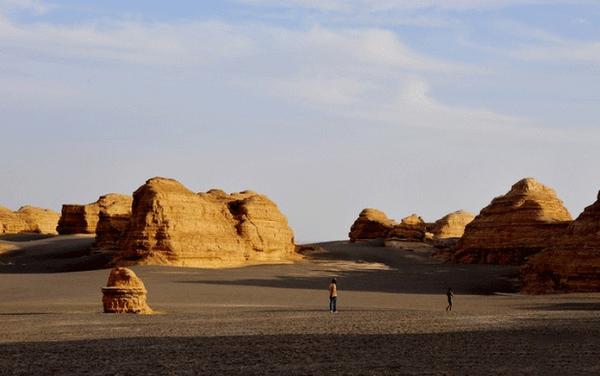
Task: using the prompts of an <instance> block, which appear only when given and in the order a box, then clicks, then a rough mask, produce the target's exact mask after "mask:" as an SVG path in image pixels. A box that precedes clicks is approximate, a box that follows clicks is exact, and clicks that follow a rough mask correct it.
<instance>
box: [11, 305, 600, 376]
mask: <svg viewBox="0 0 600 376" xmlns="http://www.w3.org/2000/svg"><path fill="white" fill-rule="evenodd" d="M341 317H342V316H336V317H335V319H336V320H337V319H339V318H341ZM332 319H333V317H332ZM331 325H335V324H334V323H332V324H331ZM597 338H598V330H597V329H596V330H583V329H582V330H573V329H560V328H559V329H556V330H551V331H549V330H543V329H534V328H524V329H520V330H506V331H469V332H451V333H438V334H398V335H392V334H370V335H369V334H347V335H338V334H279V335H247V336H217V337H160V338H153V337H133V338H124V337H121V338H109V339H94V340H79V341H52V342H20V343H2V344H0V365H1V366H2V372H3V373H7V374H13V375H15V374H19V375H20V374H23V375H25V374H27V375H55V374H61V375H115V374H121V375H128V374H130V375H139V374H144V375H146V374H147V375H165V374H168V375H198V374H202V375H417V374H419V375H421V374H428V375H432V374H435V375H438V374H439V375H442V374H444V375H573V374H589V375H593V374H598V373H599V372H600V364H599V363H598V356H599V355H600V341H598V340H597Z"/></svg>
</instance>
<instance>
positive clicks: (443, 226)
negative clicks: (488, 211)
mask: <svg viewBox="0 0 600 376" xmlns="http://www.w3.org/2000/svg"><path fill="white" fill-rule="evenodd" d="M473 219H475V214H472V213H469V212H468V211H464V210H459V211H455V212H453V213H450V214H447V215H445V216H443V217H442V218H440V219H438V220H437V221H435V223H434V224H433V226H432V229H431V232H432V234H433V240H440V239H452V238H460V237H462V236H463V234H464V233H465V227H466V226H467V225H468V224H469V223H471V222H472V221H473Z"/></svg>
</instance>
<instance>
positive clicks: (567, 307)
mask: <svg viewBox="0 0 600 376" xmlns="http://www.w3.org/2000/svg"><path fill="white" fill-rule="evenodd" d="M524 309H532V310H536V311H600V303H556V304H548V305H536V306H530V307H524Z"/></svg>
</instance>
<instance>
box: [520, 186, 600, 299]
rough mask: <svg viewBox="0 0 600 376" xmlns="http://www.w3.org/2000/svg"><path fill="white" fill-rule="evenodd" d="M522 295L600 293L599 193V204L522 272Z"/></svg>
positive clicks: (591, 208)
mask: <svg viewBox="0 0 600 376" xmlns="http://www.w3.org/2000/svg"><path fill="white" fill-rule="evenodd" d="M521 277H522V282H523V287H522V291H523V292H525V293H530V294H542V293H551V292H571V291H579V292H600V193H598V200H597V201H596V202H595V203H594V204H592V205H590V206H588V207H587V208H585V210H584V211H583V213H581V214H580V215H579V217H577V219H575V220H574V221H573V222H572V223H571V224H570V225H569V227H567V229H566V231H565V232H564V234H563V235H561V236H560V237H558V238H556V239H555V240H554V241H553V244H552V245H551V246H550V247H549V248H548V249H546V250H544V251H543V252H540V253H538V254H536V255H534V256H531V257H530V258H529V259H528V261H527V263H526V264H525V265H524V266H523V268H522V270H521Z"/></svg>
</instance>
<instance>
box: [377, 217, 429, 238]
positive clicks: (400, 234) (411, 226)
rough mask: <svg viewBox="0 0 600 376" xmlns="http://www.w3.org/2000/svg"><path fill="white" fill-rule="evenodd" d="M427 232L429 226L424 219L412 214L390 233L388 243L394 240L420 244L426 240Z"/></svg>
mask: <svg viewBox="0 0 600 376" xmlns="http://www.w3.org/2000/svg"><path fill="white" fill-rule="evenodd" d="M426 231H427V224H426V223H425V221H424V220H423V218H421V217H419V216H418V215H416V214H411V215H409V216H408V217H405V218H402V220H401V221H400V223H399V224H397V225H395V226H394V227H392V228H391V229H390V230H389V231H388V233H387V235H386V242H389V241H390V240H392V239H393V240H404V241H416V242H420V241H423V240H425V232H426Z"/></svg>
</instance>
